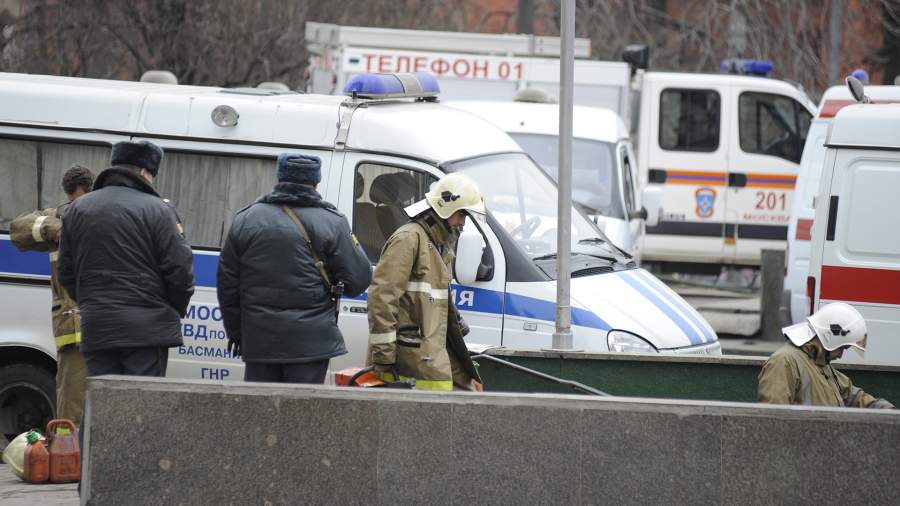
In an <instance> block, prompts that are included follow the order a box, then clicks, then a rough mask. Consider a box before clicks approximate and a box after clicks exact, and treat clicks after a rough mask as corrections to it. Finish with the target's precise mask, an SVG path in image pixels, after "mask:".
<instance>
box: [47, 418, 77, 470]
mask: <svg viewBox="0 0 900 506" xmlns="http://www.w3.org/2000/svg"><path fill="white" fill-rule="evenodd" d="M47 437H49V438H50V482H51V483H69V482H73V481H78V480H79V479H81V450H79V448H78V433H77V429H75V424H74V423H72V420H66V419H60V420H50V422H49V423H47Z"/></svg>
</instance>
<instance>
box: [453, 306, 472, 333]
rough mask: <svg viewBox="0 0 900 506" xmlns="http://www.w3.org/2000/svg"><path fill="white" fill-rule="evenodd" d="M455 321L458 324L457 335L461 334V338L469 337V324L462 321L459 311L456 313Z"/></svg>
mask: <svg viewBox="0 0 900 506" xmlns="http://www.w3.org/2000/svg"><path fill="white" fill-rule="evenodd" d="M456 319H457V321H458V322H459V333H460V334H462V336H463V337H466V336H467V335H469V324H468V323H466V321H465V320H463V317H462V315H461V314H460V313H459V311H457V312H456Z"/></svg>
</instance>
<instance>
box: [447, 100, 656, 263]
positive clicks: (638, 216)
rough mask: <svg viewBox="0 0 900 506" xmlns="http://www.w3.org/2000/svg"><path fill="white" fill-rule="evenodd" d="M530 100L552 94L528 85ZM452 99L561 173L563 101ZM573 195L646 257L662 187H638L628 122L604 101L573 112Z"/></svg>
mask: <svg viewBox="0 0 900 506" xmlns="http://www.w3.org/2000/svg"><path fill="white" fill-rule="evenodd" d="M525 91H526V92H529V93H528V94H524V93H523V94H522V95H520V96H517V97H518V98H521V96H525V97H526V98H527V99H528V100H542V101H543V100H546V98H544V97H543V96H541V95H540V94H536V93H535V92H536V91H539V90H525ZM447 104H448V105H450V106H452V107H456V108H458V109H462V110H465V111H469V112H471V113H473V114H476V115H478V116H481V117H482V118H484V119H486V120H488V121H490V122H491V123H493V124H495V125H497V126H499V127H500V128H502V129H503V130H504V131H505V132H506V133H508V134H509V135H510V137H512V138H513V139H514V140H515V141H516V142H517V143H518V144H519V145H520V146H522V149H524V150H525V152H526V153H528V154H529V155H531V157H532V158H533V159H534V160H535V161H536V162H538V164H539V165H540V166H541V168H543V169H544V171H545V172H547V173H548V174H549V175H550V177H552V178H553V180H554V181H555V180H557V178H558V174H559V169H558V167H557V166H558V165H559V106H558V105H556V104H551V103H535V102H523V101H519V100H514V101H511V102H492V101H460V102H448V103H447ZM572 136H573V140H572V199H573V201H574V202H575V203H576V204H577V206H578V207H579V208H580V209H581V211H582V212H584V214H586V215H587V216H588V218H590V219H591V220H592V221H593V222H594V223H595V224H596V225H597V226H598V228H600V229H601V230H603V233H604V234H605V236H606V237H607V238H609V240H610V241H611V242H612V243H613V244H615V245H616V246H618V247H619V248H621V249H622V250H623V251H625V252H627V253H628V254H629V255H631V257H632V258H634V259H635V261H637V262H640V259H641V251H640V249H641V246H642V243H643V235H644V224H645V222H646V224H647V225H648V226H655V225H656V224H657V222H658V221H659V214H660V211H661V209H660V199H661V198H662V192H661V191H660V190H659V188H644V190H643V191H641V190H639V188H638V184H637V183H638V181H637V163H636V162H635V157H634V149H633V147H632V143H631V138H630V137H629V135H628V129H627V128H626V127H625V122H624V121H622V118H621V117H619V115H618V114H616V113H615V112H613V111H611V110H609V109H603V108H599V107H587V106H578V105H577V106H575V107H574V110H573V114H572Z"/></svg>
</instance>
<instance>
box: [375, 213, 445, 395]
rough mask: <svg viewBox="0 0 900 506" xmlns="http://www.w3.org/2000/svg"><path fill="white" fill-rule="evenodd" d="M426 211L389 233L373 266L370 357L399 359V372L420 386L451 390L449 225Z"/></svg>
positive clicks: (380, 361) (395, 361) (381, 361)
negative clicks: (448, 326) (448, 339)
mask: <svg viewBox="0 0 900 506" xmlns="http://www.w3.org/2000/svg"><path fill="white" fill-rule="evenodd" d="M424 216H425V217H424V218H422V217H420V219H419V220H418V221H414V222H410V223H407V224H405V225H403V226H401V227H400V228H398V229H397V230H396V231H395V232H394V233H393V234H392V235H391V237H390V238H389V239H388V240H387V243H385V245H384V248H383V249H382V252H381V260H380V261H379V262H378V265H377V266H376V267H375V272H374V273H373V275H372V284H371V285H370V286H369V307H368V315H369V347H370V354H371V355H370V358H371V360H372V362H375V363H376V364H396V367H397V372H398V374H399V375H400V376H401V377H413V378H415V379H416V388H417V389H422V390H452V389H453V367H452V364H451V359H450V356H449V354H448V351H447V319H448V316H449V314H448V311H449V309H448V307H449V304H450V303H451V301H450V269H449V265H450V262H451V260H452V258H453V253H452V250H451V248H450V247H448V246H446V245H447V242H448V241H449V239H450V230H449V229H448V228H447V225H446V223H445V222H444V220H442V219H440V218H437V216H436V215H434V214H433V212H432V211H428V212H427V213H425V215H424ZM426 229H427V230H426ZM439 247H441V248H442V249H443V254H442V253H441V252H440V251H438V248H439Z"/></svg>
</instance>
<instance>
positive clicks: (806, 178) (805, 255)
mask: <svg viewBox="0 0 900 506" xmlns="http://www.w3.org/2000/svg"><path fill="white" fill-rule="evenodd" d="M866 95H867V96H868V97H869V98H871V99H872V101H873V102H875V103H892V102H900V87H898V86H866ZM855 103H856V100H854V99H853V97H852V96H851V95H850V91H849V90H848V89H847V87H846V86H832V87H831V88H828V90H827V91H825V94H824V95H822V100H820V101H819V109H818V112H817V113H816V117H815V119H813V121H812V125H811V126H810V127H809V135H808V136H807V138H806V145H805V146H804V147H803V156H802V157H801V159H800V170H799V172H798V173H797V186H796V187H795V188H794V202H793V204H792V206H791V221H790V224H789V225H788V246H787V252H786V255H785V267H786V270H785V277H784V290H785V299H786V300H789V301H790V309H791V320H792V321H793V322H794V323H797V322H800V321H802V320H803V319H804V318H806V317H807V316H809V315H811V314H812V306H811V305H810V302H811V301H810V294H809V293H808V291H807V286H806V280H807V277H808V275H809V255H810V242H809V241H810V240H811V239H812V227H813V218H814V217H815V214H816V209H815V207H814V205H813V201H814V200H815V197H816V191H817V190H818V189H819V178H820V177H821V175H822V164H823V162H824V161H825V150H826V148H825V138H826V137H828V128H829V126H830V125H831V122H832V120H834V116H835V115H836V114H837V112H838V111H840V110H841V109H843V108H844V107H846V106H848V105H853V104H855Z"/></svg>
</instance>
